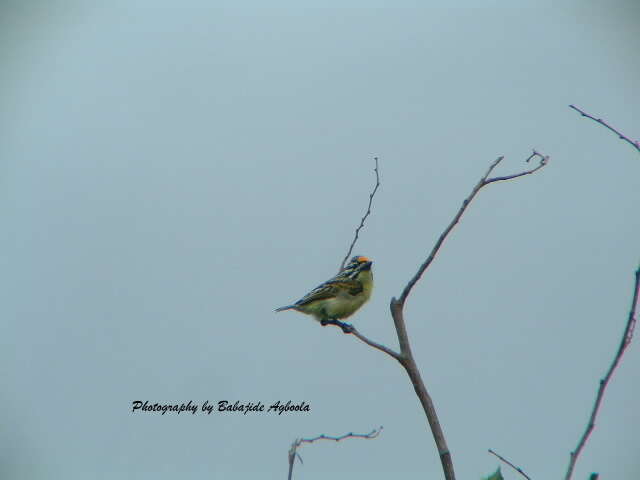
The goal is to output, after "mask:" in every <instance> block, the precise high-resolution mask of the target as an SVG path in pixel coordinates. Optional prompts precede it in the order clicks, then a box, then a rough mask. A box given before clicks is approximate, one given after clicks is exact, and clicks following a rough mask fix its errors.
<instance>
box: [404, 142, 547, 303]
mask: <svg viewBox="0 0 640 480" xmlns="http://www.w3.org/2000/svg"><path fill="white" fill-rule="evenodd" d="M534 157H539V158H540V164H539V165H538V166H537V167H535V168H532V169H530V170H525V171H524V172H521V173H516V174H513V175H507V176H503V177H493V178H489V175H490V174H491V172H492V171H493V170H494V168H496V167H497V166H498V164H499V163H500V162H501V161H502V159H503V158H504V157H498V158H497V159H496V160H495V161H494V162H493V163H492V164H491V165H490V166H489V169H488V170H487V173H485V174H484V176H483V177H482V178H481V179H480V181H479V182H478V183H477V184H476V186H475V187H474V188H473V190H472V191H471V193H470V194H469V196H468V197H467V198H465V200H464V201H463V202H462V206H461V207H460V209H459V210H458V213H457V214H456V216H455V217H453V220H452V221H451V223H450V224H449V225H448V226H447V228H445V230H444V232H442V234H441V235H440V238H438V241H437V242H436V244H435V245H434V247H433V249H432V250H431V253H430V254H429V256H428V257H427V259H426V260H425V261H424V263H423V264H422V265H420V268H419V269H418V271H417V273H416V274H415V275H414V276H413V278H412V279H411V280H409V283H407V286H406V287H404V290H403V291H402V295H400V298H399V299H398V302H400V304H401V305H404V303H405V301H406V300H407V297H408V296H409V293H410V292H411V289H412V288H413V286H414V285H415V284H416V283H417V282H418V280H420V278H421V277H422V275H423V274H424V272H425V271H426V270H427V268H429V265H431V262H433V260H434V259H435V258H436V255H437V254H438V250H440V247H441V246H442V244H443V243H444V241H445V239H446V238H447V236H448V235H449V233H450V232H451V230H453V227H455V226H456V224H457V223H458V222H459V221H460V218H461V217H462V214H463V213H464V212H465V210H466V209H467V207H468V206H469V204H470V203H471V201H472V200H473V199H474V197H475V196H476V194H477V193H478V192H479V191H480V190H481V189H482V187H485V186H487V185H489V184H490V183H494V182H501V181H505V180H512V179H514V178H518V177H522V176H524V175H530V174H532V173H535V172H537V171H538V170H540V169H541V168H542V167H544V166H545V165H547V164H548V163H549V157H548V156H544V155H542V154H540V153H538V152H536V151H535V150H534V151H533V153H532V154H531V155H530V156H529V158H528V159H527V162H528V161H530V160H531V159H532V158H534Z"/></svg>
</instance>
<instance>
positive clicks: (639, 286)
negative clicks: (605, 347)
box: [564, 267, 640, 480]
mask: <svg viewBox="0 0 640 480" xmlns="http://www.w3.org/2000/svg"><path fill="white" fill-rule="evenodd" d="M639 290H640V267H638V269H637V270H636V272H635V284H634V287H633V300H632V301H631V310H630V311H629V319H628V320H627V325H626V326H625V329H624V332H623V334H622V340H621V341H620V345H619V346H618V351H617V352H616V355H615V357H614V358H613V362H612V363H611V365H610V366H609V370H608V371H607V374H606V375H605V376H604V378H603V379H601V380H600V386H599V387H598V393H597V395H596V400H595V403H594V404H593V409H592V410H591V416H590V417H589V423H588V424H587V428H586V430H585V431H584V433H583V434H582V437H580V441H579V442H578V446H577V447H576V449H575V450H574V451H573V452H571V454H570V456H569V467H568V468H567V473H566V475H565V477H564V478H565V480H569V479H570V478H571V475H573V469H574V467H575V464H576V461H577V460H578V456H579V455H580V452H581V451H582V449H583V448H584V446H585V444H586V443H587V440H588V439H589V435H591V432H592V431H593V429H594V427H595V424H596V423H595V422H596V417H597V415H598V410H599V409H600V404H601V403H602V399H603V397H604V392H605V389H606V388H607V385H608V384H609V380H611V376H612V375H613V372H614V371H615V369H616V368H617V366H618V364H619V363H620V359H621V358H622V355H623V354H624V351H625V350H626V349H627V347H628V346H629V344H630V343H631V339H632V338H633V331H634V329H635V326H636V309H637V308H638V291H639Z"/></svg>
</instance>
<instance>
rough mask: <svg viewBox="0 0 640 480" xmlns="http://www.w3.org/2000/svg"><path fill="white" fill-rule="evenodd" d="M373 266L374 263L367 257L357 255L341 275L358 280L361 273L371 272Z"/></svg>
mask: <svg viewBox="0 0 640 480" xmlns="http://www.w3.org/2000/svg"><path fill="white" fill-rule="evenodd" d="M371 265H373V262H372V261H371V260H369V259H368V258H367V257H363V256H362V255H356V256H354V257H352V258H351V260H349V263H347V265H346V266H345V267H344V269H343V270H342V272H340V274H341V275H344V276H346V277H349V278H356V277H357V276H358V275H359V274H360V273H361V272H366V271H369V270H371Z"/></svg>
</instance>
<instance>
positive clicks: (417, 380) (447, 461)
mask: <svg viewBox="0 0 640 480" xmlns="http://www.w3.org/2000/svg"><path fill="white" fill-rule="evenodd" d="M533 158H539V159H540V162H539V164H538V165H537V166H536V167H534V168H531V169H529V170H525V171H523V172H520V173H516V174H513V175H506V176H500V177H489V175H491V172H493V170H494V169H495V168H496V167H497V166H498V164H499V163H500V162H501V161H502V159H503V157H499V158H498V159H497V160H495V161H494V162H493V163H492V164H491V165H490V167H489V169H488V170H487V172H486V173H485V174H484V176H483V177H482V178H481V179H480V181H479V182H478V183H477V184H476V186H475V187H474V188H473V190H472V191H471V194H469V196H468V197H467V198H466V199H465V200H464V202H463V203H462V206H461V207H460V209H459V210H458V213H457V214H456V215H455V216H454V218H453V220H452V221H451V223H450V224H449V225H448V226H447V228H446V229H445V230H444V232H442V234H441V235H440V238H439V239H438V241H437V242H436V244H435V246H434V247H433V249H432V250H431V253H430V254H429V256H428V257H427V259H426V260H425V261H424V263H423V264H422V265H421V266H420V268H419V269H418V272H417V273H416V274H415V275H414V276H413V278H412V279H411V280H409V283H408V284H407V285H406V287H405V288H404V290H403V292H402V295H400V298H399V299H397V300H396V298H392V299H391V305H390V307H391V316H392V318H393V322H394V324H395V327H396V334H397V336H398V343H399V345H400V352H399V353H397V352H395V351H393V350H391V349H390V348H387V347H385V346H384V345H381V344H379V343H377V342H374V341H372V340H369V339H368V338H367V337H365V336H364V335H362V334H361V333H360V332H358V331H357V330H356V329H355V327H353V326H352V325H349V324H344V323H342V322H339V323H338V322H336V323H334V324H335V325H337V326H339V327H341V328H342V331H343V332H344V333H351V334H353V335H355V336H356V337H357V338H358V339H359V340H360V341H362V342H364V343H366V344H367V345H370V346H372V347H373V348H376V349H378V350H380V351H382V352H384V353H386V354H387V355H389V356H391V357H392V358H394V359H396V360H397V361H398V362H400V364H401V365H402V366H403V367H404V369H405V370H406V372H407V375H409V379H410V380H411V384H412V385H413V388H414V390H415V392H416V395H417V396H418V399H419V400H420V403H421V404H422V408H423V409H424V412H425V415H426V417H427V421H428V423H429V427H430V429H431V433H432V434H433V438H434V441H435V443H436V448H437V449H438V455H439V456H440V461H441V463H442V469H443V472H444V477H445V479H446V480H455V473H454V470H453V462H452V460H451V453H450V452H449V447H448V446H447V442H446V440H445V437H444V433H443V431H442V427H441V426H440V422H439V420H438V416H437V414H436V410H435V406H434V404H433V401H432V399H431V396H430V395H429V393H428V392H427V389H426V387H425V385H424V382H423V380H422V377H421V375H420V370H419V369H418V366H417V364H416V362H415V359H414V358H413V354H412V352H411V345H410V343H409V336H408V334H407V328H406V324H405V321H404V303H405V301H406V299H407V297H408V296H409V293H411V289H412V288H413V287H414V285H415V284H416V283H417V282H418V281H419V280H420V278H421V277H422V275H423V274H424V272H425V271H426V270H427V268H429V265H431V263H432V262H433V260H434V259H435V257H436V255H437V254H438V251H439V250H440V247H441V246H442V244H443V243H444V241H445V239H446V238H447V236H448V235H449V233H451V231H452V230H453V227H455V225H456V224H457V223H458V222H459V221H460V218H461V217H462V215H463V213H464V212H465V210H466V209H467V207H468V206H469V204H470V203H471V202H472V201H473V199H474V198H475V196H476V195H477V193H478V192H479V191H480V190H481V189H482V188H483V187H485V186H487V185H489V184H491V183H496V182H500V181H506V180H512V179H514V178H518V177H522V176H524V175H530V174H532V173H535V172H537V171H538V170H540V169H541V168H542V167H544V166H545V165H547V163H548V161H549V157H547V156H544V155H542V154H540V153H538V152H536V151H535V150H534V152H533V153H532V154H531V155H530V156H529V158H528V159H527V162H528V161H530V160H531V159H533ZM376 178H377V165H376ZM376 188H377V184H376ZM373 193H375V189H374V192H373ZM372 198H373V194H371V196H370V198H369V206H371V199H372ZM367 213H368V212H367ZM364 218H366V215H365V217H364ZM364 218H363V222H364ZM363 222H361V224H362V223H363ZM356 240H357V235H356V238H355V239H354V242H353V243H352V245H351V247H353V245H354V244H355V241H356ZM349 250H350V251H349V253H348V254H347V257H348V256H349V255H350V252H351V248H350V249H349ZM345 260H346V257H345Z"/></svg>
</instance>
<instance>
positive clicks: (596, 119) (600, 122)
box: [569, 105, 640, 152]
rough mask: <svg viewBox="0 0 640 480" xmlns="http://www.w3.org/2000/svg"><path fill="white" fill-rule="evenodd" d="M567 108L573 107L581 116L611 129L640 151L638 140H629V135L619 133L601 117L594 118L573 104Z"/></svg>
mask: <svg viewBox="0 0 640 480" xmlns="http://www.w3.org/2000/svg"><path fill="white" fill-rule="evenodd" d="M569 108H573V109H574V110H575V111H576V112H578V113H580V115H582V116H583V117H587V118H590V119H591V120H593V121H594V122H597V123H599V124H600V125H602V126H603V127H606V128H608V129H609V130H611V131H612V132H613V133H615V134H616V135H618V138H619V139H620V140H624V141H625V142H628V143H629V144H631V145H632V146H633V148H635V149H636V150H637V151H638V152H640V142H638V141H637V140H636V141H634V140H631V139H630V138H629V137H627V136H626V135H625V134H623V133H621V132H620V131H619V130H616V129H615V128H613V127H612V126H611V125H609V124H608V123H607V122H605V121H604V120H602V119H601V118H596V117H594V116H592V115H589V114H588V113H587V112H585V111H583V110H581V109H579V108H578V107H576V106H575V105H569Z"/></svg>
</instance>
